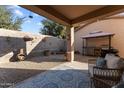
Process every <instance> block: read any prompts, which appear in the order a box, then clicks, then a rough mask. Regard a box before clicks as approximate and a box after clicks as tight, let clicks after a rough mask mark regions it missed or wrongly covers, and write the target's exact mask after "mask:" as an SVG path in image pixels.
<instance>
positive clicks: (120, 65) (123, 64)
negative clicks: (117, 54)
mask: <svg viewBox="0 0 124 93" xmlns="http://www.w3.org/2000/svg"><path fill="white" fill-rule="evenodd" d="M117 65H118V68H120V69H124V59H123V58H120V60H119V62H118V63H117Z"/></svg>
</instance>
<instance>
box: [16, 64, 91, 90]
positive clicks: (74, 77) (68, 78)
mask: <svg viewBox="0 0 124 93" xmlns="http://www.w3.org/2000/svg"><path fill="white" fill-rule="evenodd" d="M89 86H90V80H89V76H88V72H87V70H80V69H74V68H72V67H69V66H63V65H62V66H58V67H56V68H54V69H51V70H49V71H47V72H44V73H41V74H39V75H36V76H34V77H31V78H29V79H27V80H24V81H22V82H20V83H19V84H16V85H15V86H14V87H17V88H88V87H89Z"/></svg>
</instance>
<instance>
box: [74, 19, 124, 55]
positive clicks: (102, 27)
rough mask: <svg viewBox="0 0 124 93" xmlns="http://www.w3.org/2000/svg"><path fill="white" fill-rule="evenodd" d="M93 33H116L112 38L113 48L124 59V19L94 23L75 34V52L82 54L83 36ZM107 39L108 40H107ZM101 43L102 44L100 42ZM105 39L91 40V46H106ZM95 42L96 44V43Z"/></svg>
mask: <svg viewBox="0 0 124 93" xmlns="http://www.w3.org/2000/svg"><path fill="white" fill-rule="evenodd" d="M92 31H104V32H110V33H114V34H115V35H114V36H113V38H112V46H113V47H114V48H116V49H118V50H119V55H120V56H122V57H124V19H109V20H103V21H99V22H94V23H92V24H90V25H88V26H86V27H84V28H82V29H80V30H79V31H77V32H75V51H80V52H82V39H81V36H83V35H86V34H88V33H89V32H92ZM106 39H107V38H106ZM99 41H100V42H99ZM106 41H107V40H105V39H101V40H95V39H92V40H90V43H89V44H91V45H93V46H94V45H96V46H98V45H100V44H106ZM94 42H95V43H94Z"/></svg>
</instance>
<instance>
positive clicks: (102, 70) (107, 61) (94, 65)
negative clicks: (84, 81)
mask: <svg viewBox="0 0 124 93" xmlns="http://www.w3.org/2000/svg"><path fill="white" fill-rule="evenodd" d="M123 68H124V59H123V58H121V57H119V56H115V55H114V54H107V55H106V56H105V58H101V57H99V58H97V59H90V60H89V61H88V69H89V74H90V78H91V87H97V88H105V87H106V88H110V87H119V84H120V83H122V82H123V81H124V79H123V77H124V74H123V71H124V69H123Z"/></svg>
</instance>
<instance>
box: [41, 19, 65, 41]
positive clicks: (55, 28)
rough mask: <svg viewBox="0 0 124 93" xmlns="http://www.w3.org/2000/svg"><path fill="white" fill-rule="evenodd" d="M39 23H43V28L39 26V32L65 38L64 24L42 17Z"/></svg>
mask: <svg viewBox="0 0 124 93" xmlns="http://www.w3.org/2000/svg"><path fill="white" fill-rule="evenodd" d="M41 23H42V24H43V28H41V31H40V33H41V34H44V35H51V36H55V37H58V38H63V39H65V38H66V30H65V29H66V27H65V26H63V25H60V24H58V23H56V22H53V21H51V20H48V19H44V20H43V21H41Z"/></svg>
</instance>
